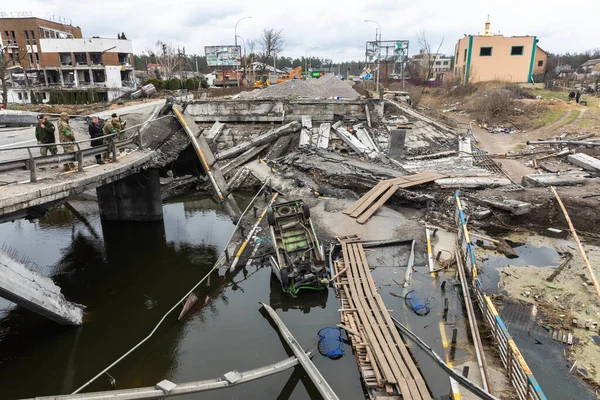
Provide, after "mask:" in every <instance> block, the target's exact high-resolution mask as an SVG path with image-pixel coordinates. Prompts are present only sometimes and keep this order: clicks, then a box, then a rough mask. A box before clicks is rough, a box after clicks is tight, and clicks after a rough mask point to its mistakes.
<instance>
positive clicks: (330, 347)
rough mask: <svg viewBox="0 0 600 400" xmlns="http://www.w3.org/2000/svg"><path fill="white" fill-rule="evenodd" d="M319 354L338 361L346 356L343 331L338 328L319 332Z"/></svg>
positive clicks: (329, 328) (328, 328) (324, 329)
mask: <svg viewBox="0 0 600 400" xmlns="http://www.w3.org/2000/svg"><path fill="white" fill-rule="evenodd" d="M318 335H319V346H318V348H319V353H321V355H324V356H325V357H327V358H331V359H332V360H338V359H340V358H342V356H343V355H344V339H343V338H342V330H341V329H340V328H337V327H327V328H323V329H321V330H320V331H319V333H318Z"/></svg>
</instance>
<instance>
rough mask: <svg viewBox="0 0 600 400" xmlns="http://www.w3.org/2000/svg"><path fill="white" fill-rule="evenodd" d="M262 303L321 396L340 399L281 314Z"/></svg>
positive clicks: (330, 399) (334, 399) (331, 399)
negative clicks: (280, 316) (286, 324)
mask: <svg viewBox="0 0 600 400" xmlns="http://www.w3.org/2000/svg"><path fill="white" fill-rule="evenodd" d="M260 304H262V306H263V307H264V309H265V310H266V311H267V313H269V316H270V317H271V319H272V320H273V322H275V325H276V326H277V329H278V330H279V333H280V334H281V336H282V337H283V339H284V340H285V341H286V342H287V344H288V345H289V346H290V348H291V349H292V351H293V352H294V354H295V355H296V357H298V361H299V362H300V364H301V365H302V367H303V368H304V370H305V371H306V374H307V375H308V377H309V378H310V379H311V380H312V382H313V383H314V384H315V386H316V388H317V390H318V391H319V393H321V396H323V399H325V400H336V399H339V397H337V395H336V394H335V392H334V391H333V389H332V388H331V386H329V384H328V383H327V381H326V380H325V378H323V375H321V373H320V372H319V370H318V369H317V367H315V364H313V363H312V361H310V359H309V358H308V357H307V356H306V354H305V353H304V350H303V349H302V347H301V346H300V344H299V343H298V341H297V340H296V338H294V336H293V335H292V332H290V331H289V329H288V328H287V327H286V326H285V324H284V323H283V321H282V320H281V319H280V318H279V316H278V315H277V313H276V312H275V310H273V309H272V308H271V307H270V306H269V305H267V304H265V303H260Z"/></svg>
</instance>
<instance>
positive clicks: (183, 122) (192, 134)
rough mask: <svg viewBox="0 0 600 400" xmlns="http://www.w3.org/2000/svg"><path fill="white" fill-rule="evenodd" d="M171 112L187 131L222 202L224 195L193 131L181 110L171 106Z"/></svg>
mask: <svg viewBox="0 0 600 400" xmlns="http://www.w3.org/2000/svg"><path fill="white" fill-rule="evenodd" d="M173 112H174V113H175V116H176V117H177V119H178V120H179V123H180V124H181V126H182V127H183V129H184V130H185V132H186V133H187V136H188V138H189V139H190V141H191V142H192V145H193V146H194V149H195V150H196V154H198V158H200V162H201V163H202V167H203V168H204V171H205V172H206V175H208V178H209V179H210V182H211V183H212V185H213V187H214V188H215V192H216V193H217V196H218V197H219V200H221V201H222V202H223V201H225V196H223V193H222V192H221V188H220V187H219V185H218V184H217V181H216V180H215V177H214V176H213V174H212V171H211V169H210V165H208V163H207V162H206V158H205V157H204V153H202V149H201V148H200V145H199V144H198V141H197V140H196V137H195V136H194V133H193V132H192V130H191V128H190V127H189V126H188V124H187V122H185V119H184V118H183V115H182V114H181V112H180V111H179V110H178V109H177V108H173Z"/></svg>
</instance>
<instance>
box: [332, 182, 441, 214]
mask: <svg viewBox="0 0 600 400" xmlns="http://www.w3.org/2000/svg"><path fill="white" fill-rule="evenodd" d="M445 177H446V175H442V174H438V173H437V172H433V171H423V172H420V173H417V174H413V175H407V176H401V177H398V178H393V179H388V180H384V181H381V182H379V183H378V184H377V185H375V186H374V187H373V188H372V189H371V190H369V191H368V192H367V193H366V194H365V195H364V196H362V197H361V198H360V199H358V200H357V201H356V202H355V203H354V204H352V206H350V207H348V208H347V209H346V210H344V211H343V213H344V214H346V215H350V217H352V218H358V220H357V222H358V223H360V224H364V223H366V222H367V221H368V220H369V218H371V217H372V216H373V215H374V214H375V213H376V212H377V211H378V210H379V209H380V208H381V207H383V205H384V204H385V203H386V202H387V201H388V200H389V199H390V198H391V197H392V196H393V195H394V193H396V191H397V190H398V189H400V188H402V189H405V188H408V187H412V186H417V185H421V184H423V183H428V182H432V181H435V180H437V179H441V178H445Z"/></svg>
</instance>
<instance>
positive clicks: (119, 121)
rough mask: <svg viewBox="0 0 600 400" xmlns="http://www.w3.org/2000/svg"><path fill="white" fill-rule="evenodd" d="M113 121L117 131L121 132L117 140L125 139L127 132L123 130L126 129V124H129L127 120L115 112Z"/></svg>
mask: <svg viewBox="0 0 600 400" xmlns="http://www.w3.org/2000/svg"><path fill="white" fill-rule="evenodd" d="M112 123H113V126H114V127H115V129H116V131H117V132H119V133H118V134H117V140H125V132H121V131H122V130H123V129H125V125H127V122H125V121H123V120H122V119H121V117H119V116H118V115H117V113H113V115H112Z"/></svg>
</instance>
